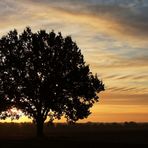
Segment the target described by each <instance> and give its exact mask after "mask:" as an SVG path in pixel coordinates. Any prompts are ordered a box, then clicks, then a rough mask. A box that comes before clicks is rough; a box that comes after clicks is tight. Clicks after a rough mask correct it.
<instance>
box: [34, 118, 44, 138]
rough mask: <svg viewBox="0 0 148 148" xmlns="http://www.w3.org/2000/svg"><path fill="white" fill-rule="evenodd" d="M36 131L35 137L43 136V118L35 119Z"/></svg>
mask: <svg viewBox="0 0 148 148" xmlns="http://www.w3.org/2000/svg"><path fill="white" fill-rule="evenodd" d="M36 128H37V129H36V130H37V131H36V132H37V137H43V136H44V132H43V128H44V121H43V119H41V118H40V119H38V120H36Z"/></svg>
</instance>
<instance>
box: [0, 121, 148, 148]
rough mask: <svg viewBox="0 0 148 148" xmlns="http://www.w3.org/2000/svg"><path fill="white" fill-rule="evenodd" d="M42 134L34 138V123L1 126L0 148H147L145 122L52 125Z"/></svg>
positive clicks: (147, 138) (147, 127) (3, 124)
mask: <svg viewBox="0 0 148 148" xmlns="http://www.w3.org/2000/svg"><path fill="white" fill-rule="evenodd" d="M44 133H45V135H46V136H45V137H44V138H37V137H36V136H35V135H36V132H35V126H34V125H33V124H28V123H21V124H14V123H0V148H3V147H4V148H8V147H11V148H12V147H15V148H17V147H20V148H26V147H28V148H34V147H36V148H39V147H41V148H42V147H43V148H44V147H51V148H57V147H65V148H66V147H69V148H79V147H80V148H81V147H82V148H83V147H84V148H99V147H100V148H102V147H118V148H122V147H125V148H127V147H130V148H133V147H139V148H143V147H147V148H148V123H140V124H136V123H124V124H117V123H110V124H109V123H85V124H75V125H66V124H55V125H54V126H47V125H45V128H44Z"/></svg>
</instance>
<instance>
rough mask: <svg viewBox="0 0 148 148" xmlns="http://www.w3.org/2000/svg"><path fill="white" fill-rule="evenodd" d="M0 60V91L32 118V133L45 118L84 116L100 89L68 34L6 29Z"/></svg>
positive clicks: (39, 129) (0, 42) (40, 130)
mask: <svg viewBox="0 0 148 148" xmlns="http://www.w3.org/2000/svg"><path fill="white" fill-rule="evenodd" d="M0 62H1V63H0V69H1V72H0V80H1V85H2V90H3V91H2V92H1V93H2V95H5V96H7V99H9V100H11V101H12V102H13V104H14V105H15V107H17V108H18V109H21V110H22V111H23V113H24V114H25V115H26V116H28V117H30V118H32V119H33V121H34V122H35V123H36V126H37V135H38V136H42V135H43V124H44V121H45V120H46V119H47V117H49V118H50V119H49V121H50V122H51V121H53V120H54V119H60V118H61V117H62V116H64V117H65V118H66V119H67V121H68V122H69V123H71V122H76V121H77V120H79V119H83V118H87V117H88V115H89V114H90V108H91V107H92V106H93V104H94V103H95V102H97V101H98V99H99V98H98V93H99V92H100V91H103V90H104V85H103V84H102V82H101V81H100V80H99V79H98V77H97V75H95V76H93V75H92V73H91V72H90V69H89V66H88V65H86V64H85V62H84V59H83V55H82V54H81V50H80V49H79V48H78V46H77V45H76V43H75V42H73V41H72V39H71V37H70V36H67V37H65V38H63V37H62V35H61V33H59V34H55V33H54V31H51V32H50V33H46V31H45V30H40V31H38V32H37V33H33V32H32V31H31V29H30V28H26V29H25V30H24V32H23V33H22V34H20V35H18V33H17V31H16V30H14V31H10V32H9V33H8V34H7V35H6V36H3V37H2V38H1V39H0ZM0 99H3V97H2V98H0Z"/></svg>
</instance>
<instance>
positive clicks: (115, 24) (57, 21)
mask: <svg viewBox="0 0 148 148" xmlns="http://www.w3.org/2000/svg"><path fill="white" fill-rule="evenodd" d="M26 26H30V27H31V28H32V30H33V31H36V30H39V29H46V30H47V31H51V30H55V32H56V33H57V32H62V34H63V36H67V35H70V36H72V39H73V40H74V41H76V43H77V45H78V46H79V48H80V49H81V51H82V54H83V55H84V58H85V61H86V63H87V64H89V65H90V68H91V71H92V72H93V73H94V74H95V73H97V74H98V75H99V78H100V79H101V80H103V82H104V83H105V88H106V91H104V92H102V93H101V94H100V101H99V103H97V104H95V105H94V107H93V108H92V109H91V111H92V114H91V115H90V116H89V118H88V119H85V120H83V121H82V122H86V121H91V122H124V121H136V122H148V0H0V36H2V35H4V34H6V33H8V31H9V30H12V29H14V28H16V29H17V30H18V31H19V32H22V30H23V29H24V28H25V27H26ZM21 121H28V120H27V119H24V118H23V119H22V120H21Z"/></svg>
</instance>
